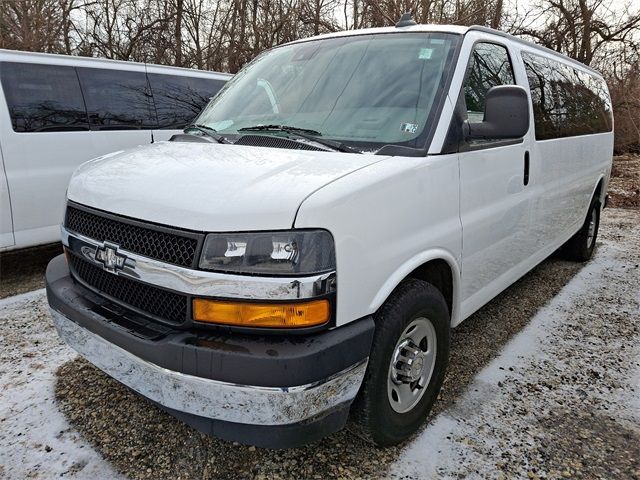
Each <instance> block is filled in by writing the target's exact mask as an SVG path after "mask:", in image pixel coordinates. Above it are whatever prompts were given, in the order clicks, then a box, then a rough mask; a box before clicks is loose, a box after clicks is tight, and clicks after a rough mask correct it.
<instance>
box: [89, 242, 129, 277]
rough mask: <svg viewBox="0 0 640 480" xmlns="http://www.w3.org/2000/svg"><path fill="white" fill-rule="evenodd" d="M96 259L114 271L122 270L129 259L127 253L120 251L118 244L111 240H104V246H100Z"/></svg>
mask: <svg viewBox="0 0 640 480" xmlns="http://www.w3.org/2000/svg"><path fill="white" fill-rule="evenodd" d="M95 259H96V261H98V262H100V263H101V264H102V268H104V269H105V270H107V271H109V272H112V273H115V272H116V270H122V269H123V268H124V264H125V262H126V261H127V257H126V255H123V254H121V253H118V245H116V244H114V243H109V242H104V244H103V246H102V247H98V249H97V250H96V256H95Z"/></svg>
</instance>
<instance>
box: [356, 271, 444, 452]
mask: <svg viewBox="0 0 640 480" xmlns="http://www.w3.org/2000/svg"><path fill="white" fill-rule="evenodd" d="M375 322H376V331H375V334H374V338H373V344H372V348H371V354H370V356H369V364H368V366H367V372H366V374H365V378H364V381H363V384H362V388H361V389H360V392H359V393H358V397H357V398H356V400H355V402H354V405H353V409H352V413H353V417H354V420H355V422H356V424H357V425H358V427H359V430H360V433H361V434H362V435H363V436H365V438H367V439H368V440H370V441H372V442H373V443H375V444H377V445H380V446H389V445H395V444H397V443H400V442H402V441H403V440H406V439H407V438H409V437H410V436H411V435H412V434H413V433H414V432H415V431H416V430H418V429H419V428H420V427H421V426H422V425H423V424H424V422H425V420H426V419H427V416H428V415H429V412H430V411H431V407H432V406H433V404H434V402H435V401H436V398H437V396H438V393H439V391H440V388H441V387H442V382H443V380H444V374H445V371H446V368H447V364H448V359H449V336H450V332H449V330H450V328H449V309H448V307H447V303H446V301H445V299H444V297H443V295H442V293H440V291H439V290H438V289H437V288H435V287H434V286H433V285H431V284H429V283H427V282H424V281H421V280H417V279H407V280H405V281H404V282H402V283H401V284H400V285H399V286H398V287H397V288H396V290H395V291H394V292H393V293H392V294H391V296H390V297H389V299H388V300H387V301H386V302H385V304H384V305H383V306H382V307H381V308H380V309H379V310H378V312H377V313H376V315H375Z"/></svg>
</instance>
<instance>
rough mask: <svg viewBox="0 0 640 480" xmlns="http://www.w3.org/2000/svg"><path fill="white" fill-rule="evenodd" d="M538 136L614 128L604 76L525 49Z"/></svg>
mask: <svg viewBox="0 0 640 480" xmlns="http://www.w3.org/2000/svg"><path fill="white" fill-rule="evenodd" d="M522 59H523V60H524V65H525V69H526V72H527V77H528V79H529V89H530V91H531V100H532V103H533V115H534V121H535V131H536V139H537V140H548V139H551V138H563V137H572V136H576V135H590V134H594V133H602V132H610V131H611V128H612V117H611V115H612V113H611V100H610V99H609V94H608V93H607V85H606V83H605V82H604V80H602V79H601V78H599V77H597V76H595V75H592V74H590V73H587V72H584V71H582V70H578V69H576V68H573V67H571V66H569V65H566V64H564V63H561V62H558V61H555V60H551V59H548V58H546V57H542V56H539V55H535V54H531V53H527V52H523V54H522Z"/></svg>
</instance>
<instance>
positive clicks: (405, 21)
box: [396, 12, 417, 28]
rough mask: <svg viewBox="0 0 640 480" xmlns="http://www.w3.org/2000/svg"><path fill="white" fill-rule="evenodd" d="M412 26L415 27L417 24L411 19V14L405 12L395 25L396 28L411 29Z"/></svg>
mask: <svg viewBox="0 0 640 480" xmlns="http://www.w3.org/2000/svg"><path fill="white" fill-rule="evenodd" d="M413 25H417V23H416V22H415V20H414V19H413V18H411V12H407V13H403V14H402V16H401V17H400V21H399V22H398V23H396V28H401V27H411V26H413Z"/></svg>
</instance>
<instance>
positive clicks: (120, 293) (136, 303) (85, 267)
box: [69, 254, 188, 323]
mask: <svg viewBox="0 0 640 480" xmlns="http://www.w3.org/2000/svg"><path fill="white" fill-rule="evenodd" d="M69 261H70V265H71V269H72V271H73V273H74V274H75V276H76V278H77V279H78V280H80V281H81V282H82V283H84V284H86V285H87V286H89V287H91V288H94V289H95V290H97V291H98V293H100V294H103V295H105V296H107V297H110V298H111V299H113V300H115V301H117V302H119V303H122V304H124V305H125V306H129V307H133V308H134V309H137V310H138V311H140V312H141V313H146V314H150V315H152V316H153V317H156V318H159V319H161V320H165V321H168V322H171V323H183V322H184V321H185V320H186V319H187V305H188V299H187V296H186V295H180V294H178V293H174V292H168V291H166V290H162V289H160V288H156V287H152V286H150V285H146V284H144V283H139V282H136V281H135V280H130V279H128V278H125V277H121V276H118V275H114V274H113V273H109V272H105V271H104V270H103V269H102V268H100V267H96V266H95V265H93V264H91V263H89V262H87V261H86V260H83V259H81V258H79V257H77V256H76V255H73V254H71V255H69Z"/></svg>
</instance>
